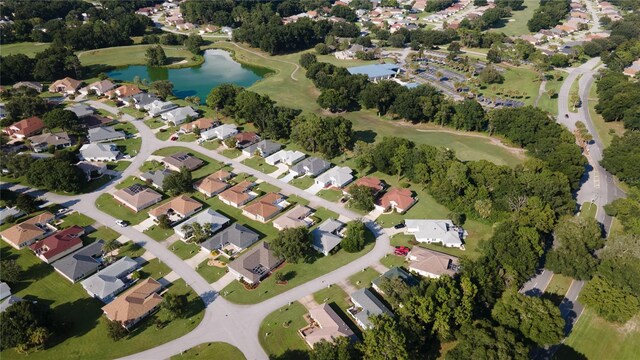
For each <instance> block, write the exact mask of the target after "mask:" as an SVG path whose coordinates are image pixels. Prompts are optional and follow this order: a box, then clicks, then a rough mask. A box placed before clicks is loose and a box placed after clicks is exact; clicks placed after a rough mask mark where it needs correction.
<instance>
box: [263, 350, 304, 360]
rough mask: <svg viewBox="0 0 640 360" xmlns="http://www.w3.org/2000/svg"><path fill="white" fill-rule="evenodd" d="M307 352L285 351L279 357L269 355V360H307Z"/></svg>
mask: <svg viewBox="0 0 640 360" xmlns="http://www.w3.org/2000/svg"><path fill="white" fill-rule="evenodd" d="M308 359H309V352H307V351H304V350H290V349H289V350H287V351H285V352H284V353H282V354H280V355H269V360H308Z"/></svg>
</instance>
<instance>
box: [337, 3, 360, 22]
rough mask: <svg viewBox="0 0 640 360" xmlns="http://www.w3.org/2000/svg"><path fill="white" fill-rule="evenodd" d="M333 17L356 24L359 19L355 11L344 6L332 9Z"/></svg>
mask: <svg viewBox="0 0 640 360" xmlns="http://www.w3.org/2000/svg"><path fill="white" fill-rule="evenodd" d="M331 15H333V16H335V17H339V18H343V19H345V20H347V21H349V22H354V21H356V20H357V19H358V16H357V15H356V12H355V10H353V9H352V8H350V7H348V6H344V5H335V6H333V7H332V8H331Z"/></svg>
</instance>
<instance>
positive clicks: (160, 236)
mask: <svg viewBox="0 0 640 360" xmlns="http://www.w3.org/2000/svg"><path fill="white" fill-rule="evenodd" d="M144 233H145V234H147V235H148V236H149V237H150V238H152V239H153V240H155V241H164V240H166V239H167V238H168V237H169V236H171V235H173V234H174V233H175V231H173V229H163V228H161V227H160V226H158V225H152V226H151V227H150V228H148V229H147V230H145V231H144Z"/></svg>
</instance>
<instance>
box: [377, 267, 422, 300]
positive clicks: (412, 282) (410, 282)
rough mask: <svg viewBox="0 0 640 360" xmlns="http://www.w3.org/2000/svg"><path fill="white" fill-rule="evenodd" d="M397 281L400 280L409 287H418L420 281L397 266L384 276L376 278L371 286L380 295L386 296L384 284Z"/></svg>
mask: <svg viewBox="0 0 640 360" xmlns="http://www.w3.org/2000/svg"><path fill="white" fill-rule="evenodd" d="M396 279H400V280H401V281H402V282H404V283H405V284H406V285H407V286H416V285H418V279H416V278H415V277H413V275H411V274H409V273H408V272H406V271H405V270H404V269H403V268H401V267H397V266H396V267H392V268H391V269H389V270H387V272H385V273H384V274H382V275H380V276H379V277H377V278H375V279H374V280H373V281H372V282H371V286H372V287H373V288H374V290H375V291H377V292H378V293H379V294H383V295H384V290H382V286H383V285H382V284H383V283H384V282H386V281H391V282H393V281H395V280H396ZM392 285H393V284H392Z"/></svg>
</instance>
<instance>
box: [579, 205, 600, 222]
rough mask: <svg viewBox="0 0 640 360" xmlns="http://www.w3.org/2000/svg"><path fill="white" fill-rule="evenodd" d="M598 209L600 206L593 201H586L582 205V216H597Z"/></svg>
mask: <svg viewBox="0 0 640 360" xmlns="http://www.w3.org/2000/svg"><path fill="white" fill-rule="evenodd" d="M597 211H598V207H597V206H596V204H594V203H592V202H586V203H583V204H582V206H580V216H582V217H585V218H591V219H593V218H595V217H596V213H597Z"/></svg>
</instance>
